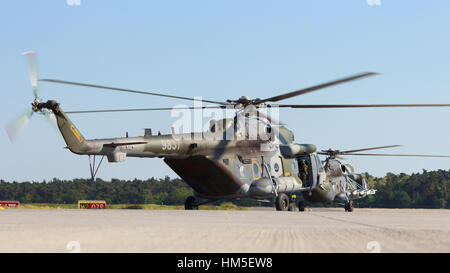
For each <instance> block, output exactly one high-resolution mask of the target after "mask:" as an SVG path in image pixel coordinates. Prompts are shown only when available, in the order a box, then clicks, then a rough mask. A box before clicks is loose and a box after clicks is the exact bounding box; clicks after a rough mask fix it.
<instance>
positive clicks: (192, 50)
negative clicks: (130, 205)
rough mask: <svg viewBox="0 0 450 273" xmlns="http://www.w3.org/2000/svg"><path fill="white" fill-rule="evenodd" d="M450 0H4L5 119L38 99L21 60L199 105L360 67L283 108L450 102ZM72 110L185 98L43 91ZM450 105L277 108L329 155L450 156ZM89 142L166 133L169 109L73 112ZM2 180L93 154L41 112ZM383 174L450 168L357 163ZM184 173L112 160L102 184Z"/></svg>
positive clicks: (8, 152)
mask: <svg viewBox="0 0 450 273" xmlns="http://www.w3.org/2000/svg"><path fill="white" fill-rule="evenodd" d="M449 14H450V2H448V1H437V0H435V1H411V0H409V1H402V0H395V1H393V0H390V1H387V0H381V5H379V6H370V5H368V4H367V2H366V0H352V1H350V0H349V1H332V0H329V1H261V0H259V1H250V0H248V1H206V0H204V1H133V2H131V1H111V0H109V1H106V0H103V1H101V0H95V1H94V0H81V5H79V6H69V5H68V4H67V3H66V1H65V0H53V1H31V0H30V1H21V0H16V1H6V2H4V3H3V4H2V8H1V9H0V26H1V27H0V35H1V43H0V59H1V62H0V75H1V76H0V79H1V83H2V85H1V90H2V95H3V96H2V97H3V103H2V108H1V110H0V111H1V112H0V113H1V115H0V123H1V124H6V123H7V122H8V121H9V120H11V119H12V118H14V117H15V116H17V115H18V114H20V113H21V112H23V111H24V110H25V109H26V108H27V107H29V105H30V103H31V102H32V99H33V96H32V91H31V87H30V84H29V81H28V75H27V69H26V64H25V60H24V58H23V56H22V55H21V54H22V53H23V52H24V51H28V50H34V51H37V52H38V54H39V56H38V61H39V72H40V77H41V78H56V79H63V80H71V81H80V82H92V83H98V84H104V85H110V86H117V87H124V88H134V89H141V90H148V91H160V92H166V93H171V94H174V95H180V96H192V97H193V96H201V97H203V98H205V99H212V100H220V101H225V100H226V99H235V98H238V97H240V96H242V95H248V96H250V97H270V96H274V95H277V94H280V93H283V92H288V91H292V90H296V89H299V88H303V87H307V86H309V85H313V84H317V83H321V82H325V81H329V80H333V79H337V78H340V77H344V76H348V75H352V74H355V73H359V72H365V71H375V72H380V73H382V74H381V75H380V76H376V77H372V78H369V79H364V80H361V81H357V82H352V83H348V84H344V85H341V86H336V87H332V88H328V89H324V90H322V91H319V92H315V93H311V94H307V95H304V96H300V97H296V98H291V99H289V100H286V101H284V102H285V103H290V104H300V103H305V104H314V103H321V104H325V103H328V104H340V103H342V104H344V103H450V77H449V74H450V73H449V71H450V69H449V68H450V67H449V65H450V51H449V48H450V35H449V31H450V19H449V16H448V15H449ZM41 90H42V93H41V97H42V98H43V99H56V100H58V101H59V102H60V103H61V106H62V108H63V109H64V110H67V111H68V110H85V109H98V108H127V107H132V108H138V107H164V106H167V107H171V106H174V105H177V104H180V103H183V104H186V103H185V102H183V101H178V100H170V99H163V98H159V97H151V96H139V95H134V94H120V93H114V92H107V91H103V90H95V89H88V88H82V87H69V86H58V85H55V84H50V83H42V84H41ZM449 116H450V109H328V110H325V109H321V110H318V109H310V110H281V113H280V117H281V119H282V120H283V121H284V122H285V123H286V124H287V125H288V126H289V128H291V129H292V130H293V132H294V133H295V136H296V142H298V143H314V144H316V145H317V146H318V147H319V148H320V149H327V148H330V147H333V148H337V149H352V148H360V147H367V146H382V145H389V144H401V145H404V146H403V147H401V148H397V149H392V150H391V151H389V152H398V153H428V154H450V145H449V143H448V139H449V137H448V135H449V133H450V129H449V126H448V117H449ZM71 118H72V121H73V122H74V123H75V124H76V125H77V127H78V128H79V129H80V131H81V132H82V133H83V134H84V136H85V137H87V138H103V137H114V136H124V135H125V132H126V131H128V132H129V134H130V136H134V135H142V134H143V128H146V127H150V128H152V129H153V131H157V130H161V131H162V132H165V133H168V132H170V126H171V124H172V123H173V122H174V121H175V119H173V118H171V117H170V112H158V113H155V112H147V113H127V114H116V113H114V114H98V115H89V116H88V115H72V116H71ZM0 143H1V150H2V156H1V157H0V179H5V180H17V181H24V180H35V181H40V180H42V179H51V178H53V177H58V178H66V179H71V178H75V177H89V168H88V159H87V157H86V156H77V155H74V154H71V153H70V152H69V151H68V150H66V149H63V147H64V146H65V144H64V141H63V139H62V137H61V136H60V134H59V132H58V131H57V130H55V129H53V128H51V127H50V126H49V125H48V124H47V123H46V121H45V120H43V119H42V118H40V117H33V119H32V121H31V122H30V124H29V125H28V126H27V128H26V129H25V130H24V131H23V133H22V135H21V136H20V137H19V139H18V140H17V141H16V142H14V143H13V144H11V143H10V142H9V139H8V137H7V135H6V133H5V132H4V130H3V132H1V133H0ZM347 158H348V160H347V161H346V162H347V163H351V164H352V165H353V166H354V167H355V170H356V171H360V172H363V171H368V172H369V173H371V174H374V175H377V176H382V175H384V174H385V173H386V172H394V173H400V172H404V173H411V172H418V171H421V170H422V168H425V169H428V170H435V169H446V170H448V169H450V160H449V159H418V158H378V157H377V158H366V157H361V158H360V157H350V156H348V157H347ZM165 175H169V176H171V177H174V176H175V174H174V173H173V172H172V171H171V170H170V169H169V167H167V166H165V164H164V163H163V161H162V160H161V159H136V158H127V160H126V162H124V163H107V164H104V165H103V166H102V167H101V169H100V171H99V177H101V178H104V179H110V178H112V177H115V178H123V179H133V178H135V177H137V178H147V177H152V176H154V177H163V176H165Z"/></svg>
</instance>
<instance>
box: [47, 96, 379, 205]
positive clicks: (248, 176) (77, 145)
mask: <svg viewBox="0 0 450 273" xmlns="http://www.w3.org/2000/svg"><path fill="white" fill-rule="evenodd" d="M38 108H40V109H42V108H46V109H49V110H51V111H52V112H53V113H54V114H55V117H56V120H57V124H58V128H59V130H60V132H61V134H62V136H63V138H64V140H65V142H66V144H67V148H68V149H69V150H70V151H71V152H73V153H75V154H79V155H101V156H106V157H107V158H108V161H109V162H121V161H124V160H125V158H126V157H158V158H163V159H164V162H165V163H166V164H167V165H168V166H169V167H170V168H172V169H173V170H174V171H175V172H176V173H177V174H178V175H179V176H180V177H181V178H182V179H183V180H184V181H185V182H186V183H187V184H189V185H190V186H191V187H192V188H193V190H194V192H195V195H196V197H198V198H203V199H206V200H210V201H213V200H222V199H236V198H248V197H250V198H256V199H264V198H271V197H273V196H274V195H276V196H278V194H282V193H285V194H288V195H289V196H293V195H295V194H298V193H301V194H303V196H304V199H305V200H307V201H310V202H337V203H343V204H345V203H348V202H349V201H350V200H353V199H358V198H362V197H365V196H367V195H368V194H373V193H374V192H371V191H369V190H368V188H367V183H366V182H365V180H364V179H363V178H362V176H361V175H358V174H353V170H352V167H351V166H349V165H342V164H341V163H340V162H339V161H338V160H336V159H334V158H327V160H326V161H325V162H324V163H322V162H321V161H320V159H319V158H318V155H317V154H316V147H315V145H312V144H296V143H294V134H293V133H292V132H291V131H290V130H289V129H287V128H286V127H284V126H276V128H275V127H270V128H271V129H273V131H272V130H271V131H272V132H270V133H269V132H268V134H269V136H268V139H267V140H262V139H255V140H248V138H244V140H238V139H239V138H237V135H238V134H242V133H243V132H244V133H245V130H243V128H240V127H239V126H237V125H236V124H237V123H236V122H233V119H226V120H221V121H218V122H223V124H224V125H225V126H223V128H224V129H222V131H218V132H215V133H218V134H225V133H230V130H231V133H232V134H233V135H234V136H235V137H234V139H232V140H214V139H206V138H205V137H203V136H204V135H205V133H191V134H166V135H144V136H141V137H125V138H108V139H85V138H84V137H83V135H82V134H81V133H80V131H79V130H78V129H77V128H76V127H75V125H74V124H73V123H72V122H71V121H70V119H69V118H68V117H67V115H66V114H65V113H64V112H63V111H62V110H61V108H60V106H59V103H57V102H56V101H53V100H49V101H47V102H45V103H39V105H38ZM250 118H255V119H257V121H256V122H257V123H262V125H263V126H270V124H269V123H268V122H267V121H265V120H264V119H260V118H258V117H246V119H250ZM259 125H261V124H259ZM247 129H248V128H247ZM275 130H278V134H274V133H273V132H275ZM247 132H248V130H247ZM264 145H265V146H264ZM301 160H305V161H306V162H308V171H307V172H308V173H309V174H308V175H307V176H304V180H307V181H302V180H301V178H300V177H301V170H300V169H299V162H300V161H301ZM303 175H304V174H303ZM372 191H373V190H372Z"/></svg>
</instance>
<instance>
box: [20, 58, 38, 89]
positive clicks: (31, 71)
mask: <svg viewBox="0 0 450 273" xmlns="http://www.w3.org/2000/svg"><path fill="white" fill-rule="evenodd" d="M23 55H25V58H26V60H27V64H28V75H29V77H30V83H31V86H32V87H33V93H34V98H37V97H38V96H39V84H38V72H37V60H36V58H37V53H36V52H34V51H27V52H24V53H23Z"/></svg>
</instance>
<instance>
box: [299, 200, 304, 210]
mask: <svg viewBox="0 0 450 273" xmlns="http://www.w3.org/2000/svg"><path fill="white" fill-rule="evenodd" d="M297 206H298V211H305V204H304V203H303V201H298V203H297Z"/></svg>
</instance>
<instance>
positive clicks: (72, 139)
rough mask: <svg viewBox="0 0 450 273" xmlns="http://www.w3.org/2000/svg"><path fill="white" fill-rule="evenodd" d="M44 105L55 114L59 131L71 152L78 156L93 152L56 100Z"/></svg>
mask: <svg viewBox="0 0 450 273" xmlns="http://www.w3.org/2000/svg"><path fill="white" fill-rule="evenodd" d="M44 105H45V106H44V107H45V108H48V109H50V110H52V111H53V113H54V114H55V117H56V121H57V123H58V128H59V131H60V132H61V134H62V136H63V138H64V141H65V142H66V144H67V147H68V148H69V150H70V151H71V152H73V153H76V154H85V153H88V152H89V151H90V150H91V147H90V145H89V144H88V141H87V140H85V138H84V137H83V135H82V134H81V133H80V131H78V129H77V128H76V127H75V125H73V123H72V121H70V119H69V118H68V117H67V115H66V114H65V113H64V112H63V111H62V110H61V107H59V103H58V102H56V101H54V100H49V101H47V102H46V103H45V104H44Z"/></svg>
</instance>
